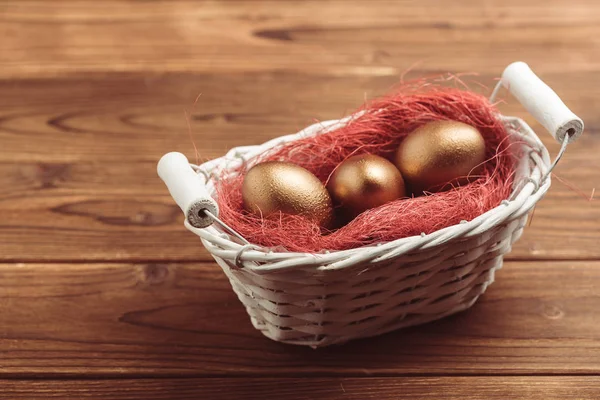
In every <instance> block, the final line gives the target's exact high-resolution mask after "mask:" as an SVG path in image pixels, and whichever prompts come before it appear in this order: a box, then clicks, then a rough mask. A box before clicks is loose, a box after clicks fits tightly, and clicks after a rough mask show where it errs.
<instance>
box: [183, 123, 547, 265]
mask: <svg viewBox="0 0 600 400" xmlns="http://www.w3.org/2000/svg"><path fill="white" fill-rule="evenodd" d="M357 115H358V114H353V115H350V116H348V117H345V118H342V119H339V120H329V121H323V122H318V123H315V124H312V125H310V126H308V127H307V128H304V129H303V130H301V131H300V132H298V133H296V134H292V135H286V136H281V137H278V138H275V139H272V140H270V141H267V142H265V143H263V144H260V145H254V146H243V147H235V148H232V149H231V150H230V151H229V152H228V153H227V154H226V155H225V156H223V157H219V158H216V159H213V160H211V161H208V162H206V163H204V164H201V165H193V164H190V165H191V166H192V168H193V169H194V170H195V171H196V172H197V173H199V174H202V175H204V176H205V178H207V179H206V187H207V189H208V191H209V193H210V194H211V195H213V196H214V193H215V183H216V181H218V179H214V178H208V177H210V176H211V172H213V171H216V172H217V173H218V174H223V173H224V174H228V173H235V172H234V171H235V170H236V169H238V168H239V167H240V166H242V165H244V164H245V163H247V162H248V161H249V160H252V159H253V158H254V157H256V156H257V155H259V154H261V153H263V152H264V151H266V150H269V149H271V148H273V147H275V146H277V145H280V144H283V143H288V142H291V141H295V140H298V139H301V138H305V137H308V136H313V135H318V134H326V133H327V132H330V131H332V130H334V129H337V128H338V127H340V126H343V125H345V124H347V123H349V122H351V121H352V119H353V118H355V117H356V116H357ZM499 117H500V119H501V120H502V122H503V123H504V124H505V126H506V127H507V128H508V129H509V135H510V136H511V137H513V138H516V139H517V140H520V141H522V143H523V144H522V146H523V147H527V148H529V157H524V158H523V159H522V160H520V161H519V164H518V166H517V170H523V169H525V168H527V169H528V171H525V173H524V174H523V176H522V178H523V179H522V180H515V183H514V188H513V192H512V194H511V197H510V199H507V200H503V201H502V202H501V204H500V205H498V206H496V207H494V208H492V209H491V210H489V211H487V212H485V213H483V214H481V215H479V216H477V217H476V218H474V219H472V220H470V221H461V223H459V224H455V225H451V226H448V227H446V228H443V229H440V230H437V231H435V232H432V233H430V234H421V235H417V236H409V237H404V238H400V239H396V240H393V241H389V242H384V243H378V244H376V245H367V246H362V247H357V248H354V249H348V250H324V251H323V252H320V253H299V252H288V251H274V250H273V249H266V248H264V247H262V246H258V245H254V244H246V245H243V244H239V243H237V242H235V241H234V240H232V238H231V237H230V235H228V234H227V233H226V232H225V231H223V230H220V229H218V228H217V227H215V226H214V225H212V226H209V227H207V228H195V227H193V226H192V225H190V224H189V222H188V221H187V220H185V222H184V225H185V227H186V228H187V229H188V230H190V231H191V232H193V233H195V234H196V235H198V236H200V238H201V240H202V243H203V244H204V246H205V247H206V248H207V250H208V251H209V252H210V253H211V254H212V255H213V256H216V257H220V258H222V259H226V260H230V261H233V264H235V265H237V266H238V267H240V268H245V269H250V270H254V271H256V272H259V271H262V272H267V271H269V272H272V271H276V270H283V269H289V268H294V267H309V266H312V267H318V268H319V269H327V270H329V269H340V268H344V267H347V266H351V265H355V264H356V263H360V262H369V263H374V262H381V261H384V260H387V259H392V258H394V257H397V256H399V255H402V254H406V253H408V252H412V251H415V250H426V249H433V248H435V247H437V246H441V245H444V244H445V243H447V242H449V241H451V240H456V239H468V238H472V237H475V236H477V235H481V234H483V233H484V232H486V231H488V230H489V229H492V228H494V227H496V226H499V225H502V224H504V223H506V222H508V221H511V220H513V219H516V218H519V217H521V216H523V215H524V214H526V213H527V212H528V211H529V210H530V209H531V208H532V207H533V206H534V205H535V204H536V203H537V202H538V201H539V200H540V199H541V198H542V197H543V196H544V194H545V193H546V192H547V190H548V189H549V187H550V185H551V178H550V176H549V175H548V176H546V179H545V180H544V181H543V182H542V181H541V179H542V178H543V177H545V175H546V172H547V171H548V169H549V167H550V164H551V161H550V156H549V153H548V149H547V148H546V146H544V144H543V143H542V141H541V140H540V139H539V137H538V136H537V135H536V133H535V132H534V131H533V129H532V128H531V127H530V126H529V125H528V124H527V123H526V122H525V121H524V120H523V119H521V118H518V117H512V116H504V115H501V114H499ZM261 264H262V265H261Z"/></svg>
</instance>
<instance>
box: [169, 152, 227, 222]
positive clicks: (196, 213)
mask: <svg viewBox="0 0 600 400" xmlns="http://www.w3.org/2000/svg"><path fill="white" fill-rule="evenodd" d="M157 171H158V176H160V178H161V179H162V180H163V182H165V184H166V185H167V188H168V189H169V193H171V196H172V197H173V199H174V200H175V202H176V203H177V205H178V206H179V208H181V211H183V213H184V214H185V217H186V218H187V220H188V222H189V223H190V225H192V226H194V227H196V228H206V227H207V226H209V225H211V224H212V223H213V219H212V218H211V216H210V215H209V214H207V213H206V211H208V212H209V213H211V214H212V215H213V216H215V217H217V216H218V215H219V207H218V206H217V202H216V201H215V200H214V199H213V198H212V197H211V196H210V194H209V193H208V191H207V190H206V186H205V183H206V181H205V179H204V176H203V175H202V174H198V173H196V171H194V170H193V169H192V167H191V166H190V163H189V162H188V159H187V158H186V156H184V155H183V154H181V153H176V152H172V153H167V154H165V155H164V156H162V158H161V159H160V161H159V162H158V166H157Z"/></svg>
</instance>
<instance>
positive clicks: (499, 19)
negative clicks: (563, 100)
mask: <svg viewBox="0 0 600 400" xmlns="http://www.w3.org/2000/svg"><path fill="white" fill-rule="evenodd" d="M104 3H106V4H104ZM599 16H600V6H599V5H598V2H597V1H595V0H575V1H564V0H551V1H544V2H539V1H534V2H529V1H528V2H523V1H519V0H509V1H491V2H485V3H481V2H480V1H478V0H461V1H455V2H453V4H452V7H448V5H447V2H445V1H444V0H433V1H428V2H427V4H426V5H424V4H421V3H420V2H413V1H408V0H404V1H394V2H390V1H370V2H369V4H368V5H367V4H365V3H364V2H363V1H358V0H353V1H326V2H322V1H318V0H312V1H306V2H305V1H300V2H299V1H288V2H272V1H251V2H247V1H223V2H193V1H172V2H171V1H168V2H167V1H163V2H155V1H153V2H151V3H139V2H135V1H123V2H103V3H102V5H100V4H99V3H97V4H94V3H92V2H77V3H75V4H73V2H70V1H68V0H63V1H53V2H52V3H48V2H45V1H43V0H39V1H12V2H3V5H2V20H1V22H0V37H2V38H3V41H2V43H1V44H0V54H2V56H0V63H2V64H3V68H1V69H0V74H1V76H6V77H15V76H35V77H40V76H50V75H56V74H65V73H71V72H74V71H93V72H95V71H133V72H138V71H160V72H164V71H176V72H180V71H190V70H194V71H238V72H239V71H243V72H248V71H265V70H283V69H284V70H293V71H302V72H303V73H306V72H310V71H314V72H326V73H328V74H331V75H339V74H352V75H359V76H367V75H376V76H378V75H397V74H399V73H400V72H401V71H402V70H404V69H406V68H408V67H409V66H411V65H412V64H413V63H415V62H416V61H426V64H427V65H428V69H441V70H451V71H456V70H470V71H477V72H492V73H497V68H498V66H499V65H507V64H508V63H509V62H512V61H514V60H515V59H519V58H521V57H523V55H526V56H527V58H528V60H529V61H530V62H532V63H534V64H539V65H540V68H542V69H543V72H548V71H570V72H575V71H578V72H581V71H590V70H593V69H597V68H598V66H599V64H600V53H598V51H597V49H598V42H597V41H596V39H595V37H596V36H597V35H596V34H597V21H598V17H599ZM470 55H476V56H470ZM551 60H554V61H555V62H554V63H552V62H548V61H551Z"/></svg>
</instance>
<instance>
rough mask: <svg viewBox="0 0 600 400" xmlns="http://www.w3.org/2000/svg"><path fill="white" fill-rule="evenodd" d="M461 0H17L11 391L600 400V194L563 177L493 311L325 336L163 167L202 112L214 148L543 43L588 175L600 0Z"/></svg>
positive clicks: (1, 53)
mask: <svg viewBox="0 0 600 400" xmlns="http://www.w3.org/2000/svg"><path fill="white" fill-rule="evenodd" d="M451 3H452V4H451V5H449V3H448V2H447V1H444V0H428V1H427V2H415V1H409V0H400V1H394V2H391V1H383V0H374V1H369V2H365V1H359V0H344V1H341V0H328V1H320V0H308V1H291V0H290V1H268V0H253V1H241V0H240V1H229V0H227V1H206V2H195V1H187V0H174V1H151V2H149V1H134V0H124V1H105V2H92V1H69V0H56V1H52V2H48V1H42V0H35V1H29V0H24V1H2V2H0V37H1V38H2V39H1V40H0V93H2V95H0V399H4V398H6V399H18V398H26V399H36V398H115V399H127V398H147V399H154V398H156V399H158V398H173V397H178V398H190V399H191V398H194V399H196V398H207V399H213V398H214V399H217V398H223V399H234V398H235V399H238V398H248V399H252V398H256V399H258V398H261V399H262V398H270V397H273V395H275V396H276V397H277V398H282V397H284V398H287V399H292V398H298V399H336V398H343V399H353V398H354V399H369V398H373V399H388V398H389V399H392V398H393V399H402V398H411V399H412V398H425V399H427V398H431V399H439V398H450V399H453V398H454V399H476V398H490V399H495V398H498V399H500V398H502V399H505V398H507V399H508V398H510V399H512V398H527V399H533V400H536V399H564V398H580V399H588V398H590V399H591V398H598V397H599V394H600V388H599V386H600V381H599V378H598V376H600V335H599V334H598V332H600V325H599V324H600V322H599V321H598V319H597V318H596V315H597V310H598V309H599V308H600V290H599V289H600V246H599V245H598V244H599V243H600V225H599V222H598V221H600V209H599V208H598V207H599V206H598V205H597V202H596V201H592V202H587V201H585V200H584V199H582V198H581V197H580V196H579V195H578V194H576V193H575V191H574V190H572V189H569V188H567V187H566V186H564V185H562V184H560V183H559V182H557V181H556V180H555V182H554V184H553V187H552V189H551V191H550V192H549V193H548V195H547V196H546V198H544V199H543V201H542V202H541V203H540V204H539V205H538V207H537V208H536V212H535V218H534V220H533V224H532V226H530V227H529V228H528V229H527V230H526V233H525V235H524V236H523V238H522V239H521V240H520V241H519V242H518V244H517V245H516V246H515V248H514V250H513V252H512V253H511V254H510V256H509V258H510V259H511V260H512V261H510V262H507V263H506V264H505V267H504V269H503V270H501V271H499V273H498V274H497V282H495V283H494V284H493V285H492V286H491V287H490V288H489V290H488V292H487V293H486V294H485V295H484V296H483V297H482V298H481V299H480V300H479V301H478V303H477V304H476V305H475V306H474V307H473V308H472V309H470V310H468V311H466V312H464V313H461V314H459V315H456V316H453V317H450V318H447V319H444V320H441V321H437V322H434V323H431V324H427V325H425V326H422V327H417V328H411V329H407V330H403V331H398V332H394V333H390V334H387V335H384V336H382V337H380V338H377V339H375V340H373V339H371V340H361V341H357V342H353V343H350V344H348V345H344V346H340V347H333V348H326V349H321V350H318V351H313V350H311V349H305V348H299V347H293V346H287V345H282V344H278V343H275V342H272V341H270V340H269V339H266V338H264V337H263V336H261V334H260V333H259V332H258V331H256V330H255V329H254V328H253V327H252V326H251V324H250V321H249V319H248V316H247V314H246V313H245V310H244V309H243V307H242V305H241V304H240V303H239V301H238V300H237V298H236V296H235V294H234V293H233V291H232V290H231V288H230V287H229V283H228V281H227V279H226V278H225V276H224V275H223V273H222V272H221V271H220V269H219V268H218V266H217V265H216V264H214V263H213V262H212V261H211V260H210V258H209V256H208V254H207V252H206V251H205V250H204V249H203V248H202V246H201V244H200V242H199V240H198V239H197V238H196V237H195V236H194V235H193V234H191V233H189V232H187V231H186V230H185V229H184V228H183V226H182V220H183V217H182V214H181V212H180V210H179V209H178V208H177V207H176V206H175V204H174V202H173V201H172V199H171V198H170V196H169V195H168V193H167V190H166V188H165V187H164V185H163V184H162V183H161V182H160V181H159V179H158V177H157V176H156V162H157V161H158V159H159V157H160V156H161V155H162V154H164V153H166V152H168V151H180V152H183V153H185V154H187V155H188V157H189V158H190V159H192V160H193V159H194V152H193V146H192V145H191V140H190V134H189V133H188V128H187V123H186V118H185V115H184V110H188V112H189V114H190V126H191V130H192V137H193V140H194V141H195V142H196V144H197V145H198V148H199V149H200V160H201V161H202V160H207V159H211V158H214V157H218V156H221V155H223V154H224V153H225V152H226V151H227V150H229V149H230V148H232V147H234V146H242V145H251V144H257V143H261V142H264V141H266V140H269V139H271V138H274V137H276V136H280V135H283V134H288V133H293V132H296V131H298V130H299V129H301V128H303V127H304V126H306V125H308V124H311V123H312V122H314V121H315V120H326V119H331V118H339V117H342V116H344V115H346V114H347V113H349V112H351V111H352V110H354V109H355V108H356V107H357V106H359V105H360V104H362V102H363V101H364V100H365V99H370V98H373V97H375V96H378V95H381V94H383V93H385V92H387V91H388V90H390V88H391V87H392V86H393V85H395V84H397V83H398V82H399V81H400V79H401V76H402V74H403V73H405V72H407V71H408V70H410V72H408V73H407V75H406V76H405V78H406V79H410V78H415V77H421V76H424V75H431V74H433V75H436V74H440V73H446V72H453V73H461V72H477V73H478V74H479V75H477V76H463V79H464V80H466V81H468V82H470V87H471V88H473V89H474V90H477V91H480V92H482V93H489V92H490V88H491V87H492V86H493V85H494V84H495V78H497V77H498V76H499V75H500V74H501V72H502V70H503V68H504V67H505V66H506V65H508V64H509V63H510V62H513V61H516V60H523V61H526V62H528V63H529V64H530V65H531V66H532V68H533V69H534V71H536V73H538V74H539V75H540V76H541V77H542V78H543V79H544V80H545V81H546V82H547V83H548V84H549V85H550V86H551V87H553V88H554V89H555V90H556V91H557V93H558V94H559V95H560V96H561V98H562V99H563V100H564V101H565V103H566V104H567V105H569V107H570V108H571V109H572V110H573V111H574V112H575V113H577V114H578V115H579V116H580V117H582V119H583V120H584V121H585V123H586V132H585V134H584V136H583V137H582V138H581V139H580V140H579V141H578V142H576V143H574V144H573V145H571V146H569V149H568V153H567V154H566V155H565V157H564V158H563V160H562V161H561V163H560V165H559V167H558V168H557V169H556V173H557V174H558V176H560V177H561V178H564V179H565V180H566V181H568V182H569V183H570V184H571V185H574V186H576V187H577V188H579V189H581V190H582V191H584V192H585V193H586V194H589V193H590V192H591V190H592V189H593V188H594V187H597V186H598V170H600V158H599V157H598V154H599V152H600V139H599V136H598V132H600V117H599V116H598V113H597V110H596V108H597V107H596V104H597V100H598V99H599V98H600V86H598V85H597V84H595V82H597V76H598V72H599V71H600V41H598V39H597V38H598V36H599V35H598V32H599V28H598V20H599V19H600V3H599V2H598V1H596V0H569V1H567V0H546V1H539V0H535V1H533V0H532V1H521V0H506V1H496V0H490V1H485V2H482V1H479V0H456V1H453V2H451ZM480 84H482V85H484V86H487V88H488V89H483V88H481V87H480V86H479V85H480ZM200 93H201V96H200V97H199V98H198V102H197V104H196V106H195V107H192V103H193V102H194V100H195V99H196V98H197V96H198V94H200ZM505 99H506V100H507V103H506V104H501V105H500V107H501V110H502V112H503V113H505V114H508V115H517V116H520V117H523V118H525V120H526V121H527V122H528V123H530V124H531V125H532V126H533V128H534V129H535V130H536V131H537V132H538V133H539V134H540V135H541V137H542V139H543V140H544V143H546V145H547V146H548V147H549V149H550V152H551V153H552V154H555V153H556V151H557V150H558V146H557V144H556V143H554V142H553V141H552V139H551V138H550V136H549V135H546V134H545V132H543V130H542V129H541V127H540V126H539V124H537V123H536V122H535V121H533V120H532V118H531V117H530V116H528V115H527V114H526V112H525V111H524V110H523V109H522V108H521V107H520V106H519V105H518V104H516V101H515V100H514V99H510V98H505ZM560 260H562V261H560ZM509 375H528V376H509ZM301 377H304V378H301ZM37 378H43V379H42V380H37ZM142 378H143V379H142Z"/></svg>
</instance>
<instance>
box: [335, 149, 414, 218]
mask: <svg viewBox="0 0 600 400" xmlns="http://www.w3.org/2000/svg"><path fill="white" fill-rule="evenodd" d="M327 189H328V190H329V193H330V194H331V197H332V198H333V200H334V203H336V205H339V206H340V208H341V209H342V211H343V212H344V214H345V216H346V217H347V218H354V217H356V216H357V215H358V214H360V213H362V212H363V211H365V210H368V209H370V208H374V207H379V206H381V205H383V204H385V203H388V202H390V201H393V200H396V199H399V198H401V197H404V196H405V195H406V192H405V189H404V180H403V179H402V175H401V174H400V171H398V169H397V168H396V167H395V166H394V164H393V163H391V162H390V161H388V160H386V159H385V158H383V157H379V156H376V155H374V154H365V155H358V156H353V157H350V158H348V159H347V160H345V161H343V162H342V163H340V165H338V167H337V168H336V169H335V171H334V172H333V174H332V175H331V178H330V179H329V183H328V184H327Z"/></svg>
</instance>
